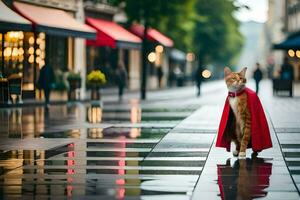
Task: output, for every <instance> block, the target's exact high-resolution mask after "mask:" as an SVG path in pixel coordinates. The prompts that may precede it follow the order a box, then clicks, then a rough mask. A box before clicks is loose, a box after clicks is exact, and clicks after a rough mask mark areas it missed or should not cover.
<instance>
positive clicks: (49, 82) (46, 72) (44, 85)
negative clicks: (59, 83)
mask: <svg viewBox="0 0 300 200" xmlns="http://www.w3.org/2000/svg"><path fill="white" fill-rule="evenodd" d="M53 83H54V72H53V69H52V68H51V67H50V66H48V65H47V64H46V65H45V66H44V67H43V68H42V69H41V71H40V76H39V79H38V86H39V87H40V89H43V90H44V94H45V106H46V107H47V108H48V106H49V99H50V93H51V90H52V86H53Z"/></svg>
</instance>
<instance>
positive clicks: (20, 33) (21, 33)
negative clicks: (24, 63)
mask: <svg viewBox="0 0 300 200" xmlns="http://www.w3.org/2000/svg"><path fill="white" fill-rule="evenodd" d="M23 38H24V33H23V32H22V31H20V32H19V39H20V40H23Z"/></svg>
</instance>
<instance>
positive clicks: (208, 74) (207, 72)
mask: <svg viewBox="0 0 300 200" xmlns="http://www.w3.org/2000/svg"><path fill="white" fill-rule="evenodd" d="M202 76H203V77H204V78H210V77H211V72H210V71H209V70H207V69H206V70H204V71H203V72H202Z"/></svg>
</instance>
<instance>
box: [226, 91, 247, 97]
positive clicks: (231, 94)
mask: <svg viewBox="0 0 300 200" xmlns="http://www.w3.org/2000/svg"><path fill="white" fill-rule="evenodd" d="M244 92H245V89H242V90H241V91H238V92H228V96H229V97H237V96H240V95H241V94H243V93H244Z"/></svg>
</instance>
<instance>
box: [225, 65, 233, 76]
mask: <svg viewBox="0 0 300 200" xmlns="http://www.w3.org/2000/svg"><path fill="white" fill-rule="evenodd" d="M231 73H232V71H231V70H230V69H229V67H225V68H224V77H226V76H228V75H229V74H231Z"/></svg>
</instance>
